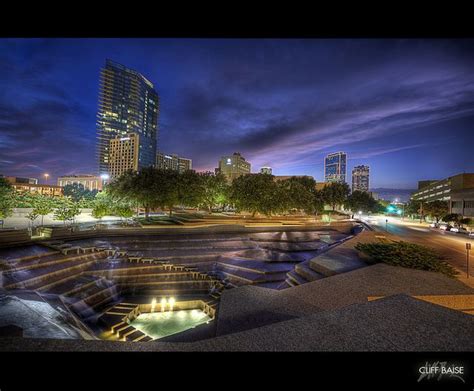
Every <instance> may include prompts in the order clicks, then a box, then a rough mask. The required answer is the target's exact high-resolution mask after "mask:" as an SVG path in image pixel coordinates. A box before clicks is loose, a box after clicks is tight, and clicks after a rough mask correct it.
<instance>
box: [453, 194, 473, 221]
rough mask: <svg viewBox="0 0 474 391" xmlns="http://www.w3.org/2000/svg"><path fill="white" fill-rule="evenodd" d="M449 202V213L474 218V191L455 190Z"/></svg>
mask: <svg viewBox="0 0 474 391" xmlns="http://www.w3.org/2000/svg"><path fill="white" fill-rule="evenodd" d="M450 195H451V199H450V200H449V213H457V214H460V215H462V216H463V217H474V189H463V190H453V191H452V192H451V194H450Z"/></svg>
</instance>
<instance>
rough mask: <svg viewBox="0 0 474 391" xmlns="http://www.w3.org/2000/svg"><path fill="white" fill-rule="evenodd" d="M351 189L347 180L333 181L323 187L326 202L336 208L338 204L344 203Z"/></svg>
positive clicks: (333, 208)
mask: <svg viewBox="0 0 474 391" xmlns="http://www.w3.org/2000/svg"><path fill="white" fill-rule="evenodd" d="M350 192H351V190H350V188H349V185H348V184H347V183H345V182H331V183H329V184H328V185H326V186H324V188H323V189H322V196H323V199H324V202H325V203H326V204H329V205H330V206H331V207H332V210H336V207H337V206H338V205H343V204H344V202H345V201H346V199H347V197H348V196H349V194H350Z"/></svg>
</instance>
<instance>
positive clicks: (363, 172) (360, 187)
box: [352, 166, 369, 192]
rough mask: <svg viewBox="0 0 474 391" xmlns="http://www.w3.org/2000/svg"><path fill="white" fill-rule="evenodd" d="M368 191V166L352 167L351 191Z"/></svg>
mask: <svg viewBox="0 0 474 391" xmlns="http://www.w3.org/2000/svg"><path fill="white" fill-rule="evenodd" d="M356 190H357V191H367V192H368V191H369V166H355V167H354V168H353V169H352V191H356Z"/></svg>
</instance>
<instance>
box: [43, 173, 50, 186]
mask: <svg viewBox="0 0 474 391" xmlns="http://www.w3.org/2000/svg"><path fill="white" fill-rule="evenodd" d="M43 176H44V179H45V182H46V184H47V183H48V178H49V174H43Z"/></svg>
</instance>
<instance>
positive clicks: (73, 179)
mask: <svg viewBox="0 0 474 391" xmlns="http://www.w3.org/2000/svg"><path fill="white" fill-rule="evenodd" d="M74 184H79V185H82V186H84V189H86V190H90V191H93V190H98V191H101V190H102V184H103V180H102V178H101V177H99V176H95V175H64V176H60V177H59V178H58V186H62V187H64V186H66V185H74Z"/></svg>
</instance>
